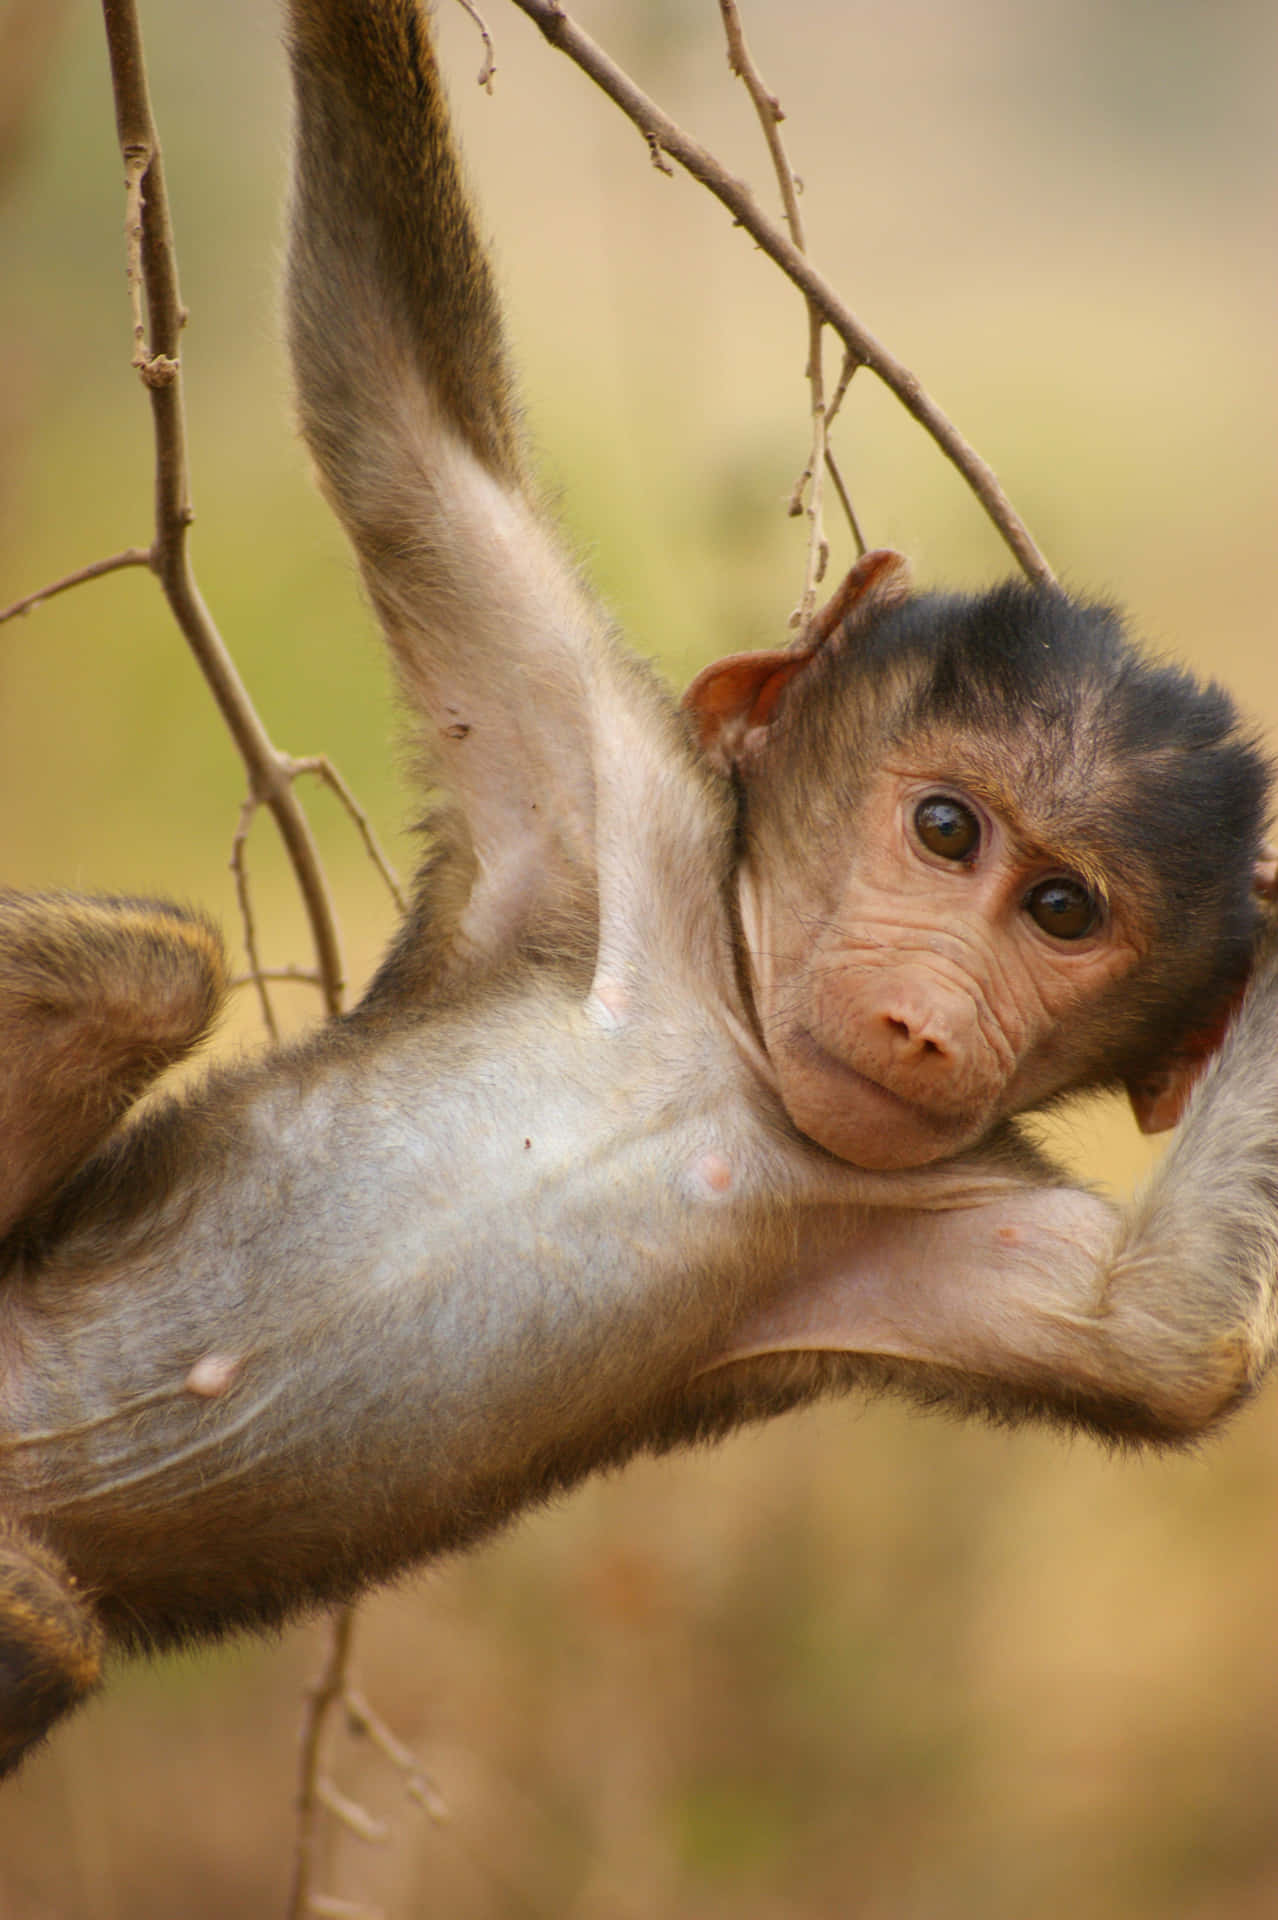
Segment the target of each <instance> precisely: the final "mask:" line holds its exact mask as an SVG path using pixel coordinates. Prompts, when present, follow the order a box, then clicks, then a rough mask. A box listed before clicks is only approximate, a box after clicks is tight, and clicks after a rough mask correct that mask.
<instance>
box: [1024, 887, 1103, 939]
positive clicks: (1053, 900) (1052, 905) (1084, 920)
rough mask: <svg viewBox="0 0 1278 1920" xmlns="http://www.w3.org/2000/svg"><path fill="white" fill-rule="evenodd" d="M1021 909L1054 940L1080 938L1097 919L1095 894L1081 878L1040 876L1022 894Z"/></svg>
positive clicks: (1098, 913) (1098, 917) (1090, 928)
mask: <svg viewBox="0 0 1278 1920" xmlns="http://www.w3.org/2000/svg"><path fill="white" fill-rule="evenodd" d="M1025 911H1026V912H1027V913H1028V914H1029V916H1030V918H1031V919H1032V920H1033V921H1035V923H1036V924H1037V925H1038V926H1040V927H1041V928H1042V929H1043V932H1044V933H1050V934H1051V936H1052V938H1053V939H1054V940H1081V939H1082V938H1083V937H1084V935H1085V934H1089V933H1091V932H1092V930H1093V928H1094V927H1095V926H1096V923H1097V921H1098V920H1099V919H1100V907H1099V906H1098V905H1097V902H1096V899H1095V896H1094V895H1093V894H1091V893H1089V892H1088V890H1087V888H1086V887H1085V886H1084V885H1083V883H1082V881H1081V880H1043V881H1040V883H1039V884H1038V886H1036V887H1035V888H1033V890H1032V891H1031V892H1030V893H1028V894H1027V895H1026V897H1025Z"/></svg>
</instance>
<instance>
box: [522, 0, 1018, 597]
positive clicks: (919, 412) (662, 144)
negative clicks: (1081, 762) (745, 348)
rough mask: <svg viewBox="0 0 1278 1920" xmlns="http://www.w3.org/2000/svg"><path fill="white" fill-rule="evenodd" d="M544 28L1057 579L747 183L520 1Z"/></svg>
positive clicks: (554, 1) (945, 427) (899, 366)
mask: <svg viewBox="0 0 1278 1920" xmlns="http://www.w3.org/2000/svg"><path fill="white" fill-rule="evenodd" d="M513 3H514V5H515V6H517V7H518V8H519V9H520V11H521V12H523V13H526V14H527V15H528V17H529V19H530V20H532V21H533V22H534V23H535V24H536V25H537V26H538V27H539V28H540V30H541V32H542V33H543V34H544V36H545V38H546V39H547V40H548V41H549V42H550V44H551V46H552V47H555V48H557V49H558V51H559V52H560V53H563V54H566V55H567V56H568V58H569V59H570V60H572V61H574V62H575V64H576V65H577V66H579V67H580V68H581V69H582V71H583V72H584V73H587V74H589V76H590V78H591V79H592V80H593V81H594V82H595V84H596V85H597V86H598V87H601V88H602V90H603V91H604V92H605V93H606V94H607V95H608V97H609V99H610V100H612V101H614V102H615V103H616V105H617V106H619V107H620V108H621V111H622V112H623V113H624V114H625V115H626V116H627V118H628V119H630V120H632V121H633V122H634V124H635V126H636V127H638V128H639V130H640V132H641V133H642V134H643V136H644V139H645V140H646V141H647V142H648V145H649V148H650V149H652V150H653V151H654V152H660V153H664V154H669V155H670V157H671V158H672V159H674V160H677V161H678V162H679V165H680V166H681V167H683V168H684V169H685V171H686V172H688V173H690V174H691V175H692V177H693V179H694V180H699V181H700V182H701V184H702V186H703V187H705V188H706V189H707V190H708V191H709V192H710V193H712V194H713V195H714V196H715V198H716V199H717V200H720V201H722V203H723V205H724V206H725V207H726V208H727V209H728V211H729V213H731V215H732V217H733V219H734V221H735V222H736V223H737V224H738V225H739V226H741V227H743V228H744V229H745V231H746V232H747V233H748V234H749V235H750V237H751V239H752V240H754V241H755V243H756V244H757V245H758V246H759V247H760V248H762V250H763V252H764V253H766V254H767V255H768V257H769V258H770V259H771V260H773V261H775V263H776V264H777V266H779V267H780V269H781V271H782V272H783V273H784V274H785V275H786V276H787V277H788V278H789V279H790V280H792V281H793V283H794V285H795V286H796V287H798V289H799V291H800V292H801V293H802V294H803V295H804V296H805V297H806V298H807V299H808V300H809V301H811V303H812V304H813V306H814V307H815V308H816V310H817V311H818V312H819V313H820V314H821V316H822V318H823V319H824V320H825V322H826V323H827V324H828V325H829V326H830V327H832V328H833V330H834V332H835V333H837V334H838V336H839V338H840V340H842V342H843V345H844V347H845V349H846V351H847V352H848V353H849V354H850V355H851V356H852V357H853V359H854V360H856V361H857V362H859V363H860V365H862V366H864V367H868V368H869V370H870V372H871V373H873V374H876V375H877V376H878V378H879V379H880V380H882V382H883V384H884V385H885V386H886V387H887V388H888V389H889V390H890V391H891V392H892V393H894V394H895V395H896V397H897V399H898V400H899V401H900V403H901V405H902V406H903V407H904V408H905V409H906V411H907V413H909V414H911V415H912V416H913V418H914V419H915V420H917V421H918V423H919V425H920V426H921V427H922V428H923V429H924V431H925V432H926V433H927V434H929V435H930V437H931V438H932V440H933V441H934V442H935V443H936V445H937V446H938V447H939V448H940V450H941V452H942V453H943V454H944V455H945V457H946V459H947V460H949V461H951V462H952V463H953V465H954V466H955V467H957V468H958V471H959V472H960V473H961V474H962V476H963V478H964V479H965V480H966V482H967V484H968V486H969V487H970V488H971V489H972V491H973V493H975V495H976V497H977V499H978V500H979V501H980V503H981V505H982V506H983V507H984V509H985V511H986V513H987V514H988V516H989V518H990V520H991V521H992V522H993V524H994V526H995V527H997V529H998V531H999V533H1000V534H1001V535H1002V537H1003V539H1004V541H1005V542H1006V544H1007V546H1008V547H1009V548H1010V550H1011V552H1012V554H1013V555H1014V557H1015V559H1016V561H1017V564H1018V565H1019V566H1020V567H1021V569H1022V571H1023V572H1024V573H1025V574H1026V575H1027V576H1028V577H1029V578H1030V579H1031V580H1042V581H1051V580H1052V579H1053V574H1052V570H1051V568H1050V567H1049V566H1048V564H1047V561H1046V560H1045V558H1044V557H1043V555H1042V553H1041V552H1040V551H1039V548H1038V547H1037V545H1036V544H1035V542H1034V540H1033V538H1032V537H1031V535H1030V532H1029V529H1028V528H1027V527H1026V525H1025V523H1024V521H1023V520H1022V519H1021V518H1020V515H1019V514H1018V513H1017V512H1016V510H1015V508H1014V507H1013V505H1012V503H1011V501H1010V500H1009V499H1008V497H1007V495H1006V494H1005V493H1004V491H1003V489H1002V487H1001V486H1000V484H999V481H998V478H997V476H996V474H995V473H994V470H993V468H992V467H991V466H989V464H988V463H987V462H986V461H985V460H982V458H981V456H980V455H979V454H978V453H977V452H976V449H975V448H974V447H972V446H970V445H969V444H968V442H967V441H966V440H965V439H964V438H963V436H962V434H960V433H959V431H958V429H957V428H956V427H955V426H954V424H953V422H952V421H950V420H949V419H947V417H946V416H945V414H943V413H942V412H941V409H940V408H939V407H938V406H937V404H936V402H935V401H934V400H933V399H932V397H931V395H930V394H929V393H927V392H926V390H925V389H924V387H923V385H922V382H921V381H920V380H919V378H918V376H917V375H916V374H914V373H911V371H910V369H909V368H908V367H907V366H905V365H904V364H903V363H902V362H901V361H900V360H898V359H897V358H896V356H895V354H893V353H890V352H889V351H888V349H887V348H886V347H885V346H884V345H883V344H882V342H881V341H879V340H877V339H876V338H875V337H874V335H873V334H872V333H871V332H870V331H869V329H868V328H867V327H865V326H863V325H862V323H861V321H860V320H858V319H857V317H856V315H855V314H854V313H853V312H852V311H851V309H850V308H849V307H848V306H847V305H846V303H845V302H844V301H843V300H842V299H840V297H839V295H838V293H836V291H835V289H834V288H833V287H832V286H831V285H830V283H829V281H827V280H826V279H825V278H824V277H823V276H822V275H821V274H819V273H818V272H817V270H816V268H815V267H814V266H813V265H812V263H811V261H810V260H808V259H807V258H806V257H805V255H804V254H802V253H801V252H800V251H799V249H798V248H797V247H796V246H795V244H794V242H793V241H792V240H791V239H789V238H788V236H787V235H786V233H785V232H784V231H783V229H782V228H781V227H779V226H778V225H777V223H776V222H775V221H774V220H770V219H769V218H768V216H767V215H766V214H765V213H764V212H763V211H762V209H761V208H760V207H759V206H758V204H757V202H756V201H755V199H754V196H753V194H752V193H751V192H750V189H749V187H748V186H746V184H745V183H744V181H741V180H738V179H737V178H736V177H735V176H734V175H733V174H731V173H729V172H728V171H727V169H726V168H725V167H724V166H723V165H722V164H721V163H720V162H719V161H718V160H717V159H716V158H715V156H714V155H713V154H712V153H711V152H710V151H709V150H708V149H707V148H706V147H703V146H702V145H701V143H700V141H698V140H694V139H693V138H692V136H691V135H690V134H687V133H685V132H684V131H683V129H682V127H679V126H678V125H676V123H675V122H674V121H673V120H672V119H671V118H670V116H669V114H667V113H665V112H664V111H663V110H662V108H661V107H659V106H658V105H657V103H656V101H655V100H653V99H652V98H651V97H650V96H649V95H648V94H646V93H644V92H643V90H642V88H640V87H638V86H636V85H635V83H634V81H633V80H632V79H631V78H630V76H629V75H628V74H627V73H625V72H623V70H622V69H621V68H620V67H619V66H618V65H617V64H616V62H615V61H614V60H612V59H611V58H610V57H609V56H608V54H606V53H605V52H604V50H603V48H602V47H601V46H599V44H598V43H597V42H596V41H594V40H592V39H591V37H590V35H589V34H588V33H586V32H585V31H584V30H583V29H582V28H581V27H579V26H578V25H577V23H576V21H575V20H573V19H572V18H571V17H570V15H569V14H567V13H566V12H565V11H564V9H563V7H562V6H561V5H560V4H559V0H513Z"/></svg>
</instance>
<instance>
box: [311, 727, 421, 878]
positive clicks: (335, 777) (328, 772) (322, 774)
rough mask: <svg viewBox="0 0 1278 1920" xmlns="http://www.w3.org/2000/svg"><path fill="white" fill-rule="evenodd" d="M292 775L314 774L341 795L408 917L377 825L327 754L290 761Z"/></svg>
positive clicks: (339, 797) (365, 843) (367, 851)
mask: <svg viewBox="0 0 1278 1920" xmlns="http://www.w3.org/2000/svg"><path fill="white" fill-rule="evenodd" d="M289 771H290V773H291V774H293V775H294V776H296V775H297V774H299V773H313V774H314V775H315V776H316V778H317V779H320V780H322V781H323V782H324V785H325V786H326V787H328V788H329V789H330V790H331V791H332V792H333V793H335V794H336V795H337V798H338V799H339V800H340V801H341V803H342V805H343V806H344V807H345V809H346V811H347V813H348V814H349V815H350V817H351V819H352V820H353V821H354V823H355V826H356V829H357V831H358V833H359V837H360V839H361V840H362V841H363V842H364V851H365V852H366V853H367V855H368V857H369V859H370V860H371V861H372V863H373V865H374V866H375V867H376V868H377V871H378V872H379V873H380V874H381V876H382V879H383V880H384V881H385V882H386V885H387V887H388V888H389V889H390V896H391V899H392V900H393V901H394V902H395V905H396V906H397V907H398V908H399V911H400V912H401V913H407V912H408V902H407V901H406V900H405V898H404V893H403V889H402V888H401V886H400V884H399V877H398V875H397V874H396V872H395V869H394V867H392V865H391V863H390V861H389V860H388V859H387V858H386V855H385V854H384V853H383V851H382V846H381V842H380V841H379V840H378V838H377V835H376V834H375V833H374V831H373V823H372V821H371V820H370V819H369V817H368V815H367V814H366V813H365V811H364V809H363V807H361V806H360V804H359V801H358V800H357V799H356V798H355V795H354V794H353V793H352V792H351V789H350V788H349V787H348V786H347V784H346V782H345V780H343V778H342V776H341V774H340V773H339V772H338V771H337V768H336V767H335V766H334V765H333V763H332V761H331V760H330V759H329V758H328V757H327V755H326V754H322V753H312V754H308V755H307V756H306V758H305V759H304V760H290V761H289Z"/></svg>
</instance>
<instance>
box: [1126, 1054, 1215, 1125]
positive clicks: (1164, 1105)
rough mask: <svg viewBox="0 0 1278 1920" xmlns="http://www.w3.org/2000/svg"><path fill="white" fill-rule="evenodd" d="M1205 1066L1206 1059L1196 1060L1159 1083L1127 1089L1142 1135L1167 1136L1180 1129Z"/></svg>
mask: <svg viewBox="0 0 1278 1920" xmlns="http://www.w3.org/2000/svg"><path fill="white" fill-rule="evenodd" d="M1206 1064H1207V1062H1206V1058H1205V1057H1203V1056H1196V1057H1195V1058H1194V1059H1192V1060H1186V1061H1185V1062H1184V1063H1183V1065H1181V1066H1179V1067H1171V1068H1169V1069H1168V1070H1167V1071H1166V1072H1165V1073H1162V1074H1159V1075H1158V1077H1157V1078H1156V1079H1149V1080H1144V1081H1142V1082H1141V1084H1140V1085H1139V1086H1129V1087H1128V1089H1127V1098H1128V1099H1129V1100H1130V1102H1131V1108H1132V1112H1133V1114H1134V1115H1135V1117H1136V1125H1137V1126H1138V1127H1139V1128H1140V1130H1141V1132H1142V1133H1166V1132H1168V1130H1169V1129H1170V1128H1172V1127H1174V1126H1176V1125H1177V1123H1178V1122H1179V1120H1180V1117H1181V1115H1182V1114H1183V1113H1184V1111H1185V1107H1186V1105H1187V1104H1188V1101H1189V1096H1190V1094H1191V1093H1192V1092H1193V1090H1194V1087H1195V1085H1196V1084H1197V1081H1198V1078H1199V1075H1200V1074H1201V1073H1202V1070H1203V1068H1204V1067H1205V1066H1206Z"/></svg>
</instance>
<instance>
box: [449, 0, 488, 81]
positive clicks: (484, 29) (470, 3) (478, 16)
mask: <svg viewBox="0 0 1278 1920" xmlns="http://www.w3.org/2000/svg"><path fill="white" fill-rule="evenodd" d="M457 4H458V6H459V7H461V8H462V10H463V12H465V13H468V14H469V15H470V17H471V19H472V20H473V21H474V23H475V25H476V26H477V27H478V28H479V36H480V39H481V40H482V41H483V43H484V63H483V65H482V66H481V67H480V69H479V84H480V86H481V87H482V88H483V89H484V92H485V93H491V92H492V90H493V77H494V75H495V74H496V72H497V60H496V57H495V55H494V53H493V36H492V34H491V33H489V31H488V22H487V21H486V20H485V19H484V16H483V14H482V13H481V12H480V11H479V8H478V7H477V6H476V5H475V3H474V0H457Z"/></svg>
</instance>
